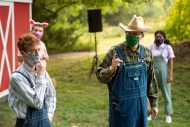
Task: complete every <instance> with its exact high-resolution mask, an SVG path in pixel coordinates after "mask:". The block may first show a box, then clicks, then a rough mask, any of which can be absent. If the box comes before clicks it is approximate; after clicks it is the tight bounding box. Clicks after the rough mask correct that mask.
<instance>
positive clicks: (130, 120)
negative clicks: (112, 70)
mask: <svg viewBox="0 0 190 127" xmlns="http://www.w3.org/2000/svg"><path fill="white" fill-rule="evenodd" d="M115 49H116V52H117V54H118V56H119V58H120V59H121V60H123V61H124V64H123V65H121V66H120V68H119V70H118V73H117V76H116V78H115V81H114V83H113V86H112V89H111V91H110V96H109V97H110V98H109V100H110V104H109V127H146V126H147V66H146V64H145V63H144V62H143V59H144V47H142V46H140V56H139V58H140V62H134V63H127V61H126V58H125V55H124V53H123V51H122V50H121V49H120V47H118V46H117V47H115Z"/></svg>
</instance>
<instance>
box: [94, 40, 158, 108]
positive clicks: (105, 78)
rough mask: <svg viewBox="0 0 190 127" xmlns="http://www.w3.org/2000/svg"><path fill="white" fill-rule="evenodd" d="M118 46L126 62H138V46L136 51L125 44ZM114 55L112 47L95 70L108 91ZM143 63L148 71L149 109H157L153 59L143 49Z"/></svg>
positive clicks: (112, 76)
mask: <svg viewBox="0 0 190 127" xmlns="http://www.w3.org/2000/svg"><path fill="white" fill-rule="evenodd" d="M118 46H119V47H120V48H121V49H122V51H123V52H124V54H125V56H126V61H127V62H138V61H139V55H140V48H139V46H138V48H137V50H136V51H133V50H131V48H130V47H129V46H127V45H126V43H125V42H123V43H120V44H118ZM114 54H117V53H116V50H115V48H114V47H112V48H111V49H110V50H109V51H108V53H107V54H106V56H105V57H104V59H103V62H102V63H101V64H100V66H99V67H98V69H97V74H96V75H97V78H98V80H99V81H100V82H101V83H105V84H107V85H108V88H109V90H110V89H111V87H112V85H113V82H114V79H115V76H116V73H114V74H111V72H110V69H109V67H110V65H111V63H112V57H113V55H114ZM144 55H145V56H144V62H145V63H146V65H147V69H148V82H147V96H148V98H149V100H150V105H151V107H152V108H153V107H157V99H158V84H157V81H156V78H155V75H154V68H153V57H152V53H151V51H150V50H149V49H148V48H145V54H144Z"/></svg>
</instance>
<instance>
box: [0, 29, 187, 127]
mask: <svg viewBox="0 0 190 127" xmlns="http://www.w3.org/2000/svg"><path fill="white" fill-rule="evenodd" d="M113 31H114V33H112V32H113ZM90 36H91V35H90ZM93 37H94V36H93V34H92V36H91V43H94V38H93ZM88 38H90V37H89V35H86V36H85V37H84V39H86V40H88ZM123 40H124V33H123V31H122V30H121V29H120V28H119V27H112V28H108V29H105V30H104V32H102V33H101V32H100V33H97V41H98V53H99V54H101V55H100V60H101V59H102V57H103V56H104V54H105V52H106V51H107V50H108V49H109V48H110V47H111V46H112V45H115V44H117V43H120V42H121V41H123ZM152 42H153V33H147V34H145V37H144V38H143V39H142V41H141V43H142V44H143V45H145V46H149V45H150V44H151V43H152ZM91 62H92V55H90V53H89V55H88V53H87V55H83V56H82V57H81V56H77V55H75V56H74V57H71V56H68V55H50V61H49V62H48V72H49V74H50V75H51V77H52V78H54V79H56V92H57V107H56V111H55V115H54V119H53V123H52V125H53V127H72V126H74V125H75V126H77V127H106V126H108V124H107V114H108V90H107V86H106V85H104V84H100V83H99V82H98V81H97V79H96V77H95V74H93V75H92V78H91V79H89V77H88V76H89V71H90V67H91ZM189 82H190V66H189V63H187V62H182V61H175V64H174V82H173V83H172V100H173V108H174V114H173V115H172V118H173V122H172V123H171V124H166V123H165V121H164V119H165V114H164V103H163V97H162V95H161V94H160V96H159V114H158V117H157V119H156V120H154V121H151V122H149V127H189V126H190V122H189V118H190V110H188V109H189V107H190V98H189V91H190V87H189ZM14 123H15V114H14V113H13V112H11V111H10V109H9V107H8V103H7V102H5V103H0V127H11V126H13V125H14Z"/></svg>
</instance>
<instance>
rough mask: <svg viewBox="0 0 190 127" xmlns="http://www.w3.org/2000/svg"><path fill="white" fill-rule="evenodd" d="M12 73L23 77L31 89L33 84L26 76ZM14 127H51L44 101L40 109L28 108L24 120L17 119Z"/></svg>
mask: <svg viewBox="0 0 190 127" xmlns="http://www.w3.org/2000/svg"><path fill="white" fill-rule="evenodd" d="M13 73H19V74H21V75H22V76H24V77H25V78H26V79H27V80H28V82H29V83H30V84H31V88H33V84H32V82H31V80H30V79H29V78H28V77H27V76H25V75H24V74H23V73H21V72H19V71H15V72H13ZM15 127H51V124H50V121H49V118H48V112H47V104H46V102H45V99H44V102H43V107H42V108H41V109H35V108H32V107H29V106H28V109H27V113H26V119H19V118H17V120H16V125H15Z"/></svg>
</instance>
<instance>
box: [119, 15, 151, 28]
mask: <svg viewBox="0 0 190 127" xmlns="http://www.w3.org/2000/svg"><path fill="white" fill-rule="evenodd" d="M119 26H120V27H121V28H122V29H123V30H124V31H128V32H146V31H149V30H151V29H152V28H151V27H150V26H144V19H143V17H141V16H138V17H137V16H136V15H134V16H133V18H132V19H131V21H130V22H129V24H128V25H127V26H126V25H124V24H123V23H119Z"/></svg>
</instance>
